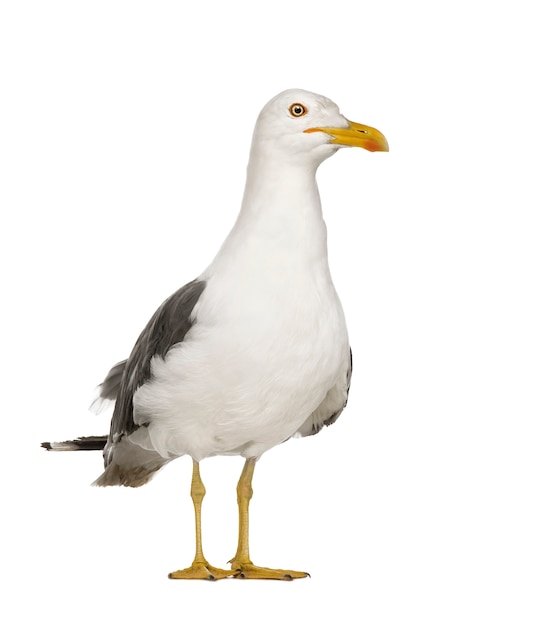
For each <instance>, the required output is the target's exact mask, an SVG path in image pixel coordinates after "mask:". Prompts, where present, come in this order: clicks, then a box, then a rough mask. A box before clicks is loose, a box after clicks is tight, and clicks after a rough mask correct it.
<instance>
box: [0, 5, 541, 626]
mask: <svg viewBox="0 0 541 626" xmlns="http://www.w3.org/2000/svg"><path fill="white" fill-rule="evenodd" d="M248 6H249V8H247V7H248ZM533 8H534V3H531V2H525V1H524V2H523V1H520V0H519V1H514V2H481V1H475V0H468V1H467V2H464V1H461V0H458V1H455V2H449V3H434V2H422V1H415V0H412V1H410V2H398V1H397V0H394V1H389V2H386V1H379V2H370V3H364V2H342V1H340V0H334V1H332V2H326V3H323V2H320V3H317V2H305V1H304V0H296V1H292V0H290V1H288V2H283V1H282V0H274V1H273V2H268V3H251V4H250V5H248V3H242V2H235V1H233V2H220V3H219V2H215V1H210V2H205V3H181V2H160V1H154V2H136V1H134V0H130V1H129V2H120V1H115V0H107V1H106V2H102V1H94V2H75V1H69V2H59V1H49V2H25V1H22V0H20V1H17V2H9V1H6V2H3V3H2V8H1V9H0V63H1V76H0V81H1V88H2V92H3V93H2V97H1V100H0V107H1V108H2V112H1V117H0V124H1V138H0V140H1V145H0V150H1V158H2V163H1V177H2V183H1V187H2V188H1V194H2V198H1V203H2V204H1V209H2V227H1V238H2V246H1V248H2V249H1V254H2V260H1V263H2V266H1V267H2V293H3V296H2V307H1V312H2V325H1V333H2V363H1V367H2V373H1V380H2V409H1V412H2V433H3V434H2V457H1V462H2V468H3V469H2V479H3V480H2V490H1V497H0V500H1V502H2V507H1V508H2V513H1V519H2V526H3V530H2V534H1V536H2V541H3V542H5V546H4V547H3V548H2V561H1V568H0V570H1V572H2V576H3V577H4V578H5V580H4V582H3V583H2V591H3V596H4V598H5V599H4V601H3V604H2V609H1V610H2V611H5V612H6V613H7V614H8V615H9V617H8V618H7V619H6V620H4V619H3V620H2V621H4V622H5V623H9V624H31V623H33V624H36V623H49V622H52V621H53V620H54V621H55V623H59V624H73V623H77V624H117V623H118V624H135V625H137V624H162V623H172V624H174V623H179V624H181V623H202V624H210V623H214V624H218V623H219V624H238V623H246V622H250V623H253V624H262V625H266V624H276V623H281V624H293V623H312V622H316V623H321V622H326V623H333V624H341V623H344V624H367V625H370V626H372V625H373V626H379V625H393V626H396V625H398V624H415V625H416V626H420V625H434V624H436V625H438V626H440V625H447V624H450V625H451V624H452V625H456V624H467V625H470V624H471V625H476V626H477V625H479V624H490V625H494V624H498V625H499V624H520V625H521V626H527V625H534V624H535V625H539V623H540V622H541V606H540V604H541V600H540V584H541V571H540V563H541V540H540V528H541V506H540V478H541V471H540V470H541V468H540V460H539V459H540V439H541V425H540V419H541V411H540V404H541V401H540V394H539V382H540V373H541V331H540V328H541V297H540V284H539V283H540V281H539V275H540V269H541V258H540V257H541V254H540V235H541V233H540V222H541V220H540V216H539V215H540V209H541V202H540V195H541V194H540V191H539V187H540V182H539V180H540V179H539V162H540V160H539V145H540V139H541V132H540V131H541V125H540V118H541V113H540V112H541V102H540V98H539V59H540V58H541V51H540V45H539V31H538V18H537V12H535V13H534V11H533ZM290 87H302V88H305V89H309V90H312V91H316V92H319V93H323V94H325V95H327V96H328V97H330V98H332V99H333V100H335V101H336V102H337V103H338V104H339V105H340V107H341V109H342V112H343V113H344V114H345V115H346V116H347V117H349V118H350V119H353V120H355V121H358V122H363V123H366V124H369V125H372V126H376V127H377V128H379V129H380V130H381V131H382V132H383V133H384V134H385V135H386V136H387V138H388V140H389V144H390V147H391V151H390V152H389V153H388V154H383V153H378V154H370V153H368V152H364V151H362V150H342V151H341V152H340V153H339V154H338V155H337V156H335V157H333V158H332V159H331V160H330V161H328V162H326V163H324V164H323V165H322V167H321V169H320V172H319V175H318V179H319V183H320V190H321V195H322V201H323V205H324V212H325V216H326V221H327V225H328V229H329V252H330V261H331V269H332V271H333V275H334V278H335V283H336V286H337V289H338V291H339V293H340V294H341V297H342V301H343V304H344V308H345V311H346V315H347V318H348V322H349V329H350V335H351V342H352V345H353V350H354V356H355V368H354V379H353V386H352V390H351V396H350V403H349V406H348V408H347V411H346V412H345V413H344V414H343V416H342V417H341V418H340V420H339V421H338V423H337V424H336V425H335V426H333V427H332V428H329V429H325V431H324V432H322V433H321V434H320V435H318V436H317V437H313V438H309V439H304V440H295V441H291V442H289V443H288V444H287V445H283V446H280V447H279V448H277V449H274V450H272V451H270V452H269V453H268V454H266V455H265V456H264V457H263V459H262V460H261V461H260V463H259V465H258V468H257V469H256V474H255V479H254V490H255V495H254V499H253V501H252V504H253V505H252V520H251V521H252V537H251V538H252V545H251V547H252V556H253V559H254V561H255V562H257V563H258V564H261V565H268V566H274V567H290V568H298V569H306V570H308V571H309V572H310V573H311V574H312V578H311V579H307V580H302V581H297V582H294V583H280V582H260V581H244V582H242V581H235V580H229V581H221V582H217V583H214V584H211V583H206V582H199V581H193V582H192V581H190V582H181V581H169V580H168V579H167V577H166V574H167V573H168V572H169V571H171V570H174V569H177V568H180V567H185V566H187V565H188V564H189V563H190V562H191V559H192V556H193V530H192V527H193V518H192V505H191V501H190V498H189V482H190V472H191V464H190V461H189V459H181V460H179V461H176V462H175V463H173V464H172V465H171V466H169V467H168V468H167V469H166V470H164V471H163V472H162V473H161V474H160V475H159V476H158V477H157V478H156V479H155V480H154V481H153V482H152V483H151V484H149V485H148V486H146V487H144V488H142V489H138V490H129V489H112V488H111V489H91V488H90V487H89V486H88V485H89V484H90V482H91V481H92V480H94V479H95V478H96V477H97V476H98V474H99V473H100V471H101V457H100V454H99V453H88V454H83V453H81V454H57V455H53V454H46V453H45V452H44V451H43V450H41V449H40V448H39V443H40V441H43V440H48V439H62V438H69V437H73V436H78V435H84V434H103V433H105V432H107V429H108V424H107V421H108V415H101V416H99V417H96V416H93V415H91V414H90V413H88V412H87V410H86V407H87V406H88V404H89V402H90V400H91V398H92V393H93V389H94V386H95V385H96V384H97V383H98V382H100V381H101V379H102V378H103V376H104V375H105V373H106V372H107V370H108V368H109V367H110V366H111V365H112V364H114V363H116V362H117V361H118V360H120V359H122V358H125V357H126V356H127V354H128V353H129V350H130V349H131V347H132V345H133V342H134V341H135V338H136V337H137V335H138V333H139V331H140V330H141V329H142V327H143V325H144V324H145V323H146V321H147V319H148V318H149V316H150V315H151V314H152V313H153V311H154V309H155V308H156V307H157V306H158V305H159V304H160V303H161V302H162V300H163V299H164V298H165V297H166V296H168V295H169V294H170V293H171V292H172V291H173V290H175V289H176V288H178V287H179V286H181V285H182V284H184V283H185V282H187V281H189V280H191V279H192V278H194V277H195V276H197V275H198V274H199V273H200V272H201V271H202V270H203V269H204V268H205V267H206V265H207V264H208V263H209V262H210V260H211V259H212V257H213V255H214V254H215V252H216V250H217V248H218V246H219V244H220V243H221V241H222V240H223V238H224V237H225V235H226V234H227V232H228V230H229V228H230V227H231V225H232V223H233V221H234V219H235V217H236V213H237V210H238V207H239V204H240V200H241V196H242V190H243V185H244V172H245V166H246V162H247V156H248V150H249V144H250V139H251V132H252V128H253V123H254V121H255V118H256V116H257V114H258V112H259V110H260V109H261V107H262V106H263V105H264V104H265V103H266V102H267V100H269V99H270V98H271V97H272V96H273V95H275V93H277V92H279V91H282V90H283V89H286V88H290ZM241 465H242V461H241V459H238V458H225V459H220V458H217V459H210V460H208V461H205V462H204V463H203V464H202V473H203V477H204V480H205V482H206V486H207V493H208V495H207V498H206V500H205V503H204V534H205V536H204V539H205V550H206V553H207V556H208V558H209V560H211V561H212V562H213V563H214V564H215V565H219V566H225V563H226V561H227V560H228V559H229V558H231V557H232V556H233V553H234V550H235V545H236V502H235V485H236V481H237V478H238V474H239V472H240V469H241ZM6 597H7V600H6Z"/></svg>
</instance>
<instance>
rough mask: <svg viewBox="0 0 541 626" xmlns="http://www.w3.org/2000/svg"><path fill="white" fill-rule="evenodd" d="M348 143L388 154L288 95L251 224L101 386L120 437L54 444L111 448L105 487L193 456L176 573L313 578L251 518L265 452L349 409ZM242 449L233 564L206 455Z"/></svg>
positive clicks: (249, 213) (361, 132)
mask: <svg viewBox="0 0 541 626" xmlns="http://www.w3.org/2000/svg"><path fill="white" fill-rule="evenodd" d="M344 146H357V147H361V148H365V149H366V150H369V151H371V152H375V151H385V152H386V151H388V149H389V148H388V144H387V141H386V139H385V137H384V136H383V135H382V133H380V132H379V131H378V130H376V129H375V128H371V127H370V126H365V125H363V124H358V123H355V122H351V121H349V120H348V119H346V118H345V117H344V116H343V115H342V114H341V113H340V111H339V108H338V106H337V105H336V104H335V103H334V102H332V101H331V100H329V99H328V98H326V97H324V96H321V95H318V94H315V93H311V92H309V91H304V90H300V89H290V90H287V91H284V92H282V93H280V94H278V95H277V96H275V97H274V98H272V100H270V101H269V102H268V103H267V104H266V105H265V107H264V108H263V110H262V111H261V113H260V115H259V117H258V119H257V122H256V125H255V129H254V133H253V140H252V146H251V152H250V159H249V163H248V168H247V177H246V187H245V191H244V196H243V200H242V205H241V209H240V213H239V215H238V218H237V220H236V222H235V224H234V225H233V228H232V230H231V232H230V233H229V235H228V236H227V238H226V239H225V241H224V243H223V244H222V246H221V248H220V250H219V251H218V253H217V255H216V257H215V258H214V260H213V261H212V262H211V264H210V265H209V266H208V267H207V269H206V270H205V271H204V272H203V273H202V274H200V275H199V276H198V277H197V278H196V279H195V280H192V281H191V282H189V283H188V284H186V285H184V286H183V287H181V288H180V289H179V290H178V291H176V292H175V293H174V294H173V295H171V296H170V297H169V298H168V299H167V300H165V302H164V303H163V304H162V305H161V306H160V307H159V308H158V310H157V311H156V312H155V313H154V315H153V316H152V318H151V319H150V321H149V322H148V324H147V325H146V327H145V328H144V330H143V331H142V333H141V334H140V336H139V338H138V339H137V342H136V343H135V346H134V348H133V350H132V352H131V354H130V356H129V358H128V359H126V360H125V361H122V362H120V363H118V364H117V365H115V366H114V367H113V368H112V369H111V370H110V372H109V373H108V374H107V376H106V378H105V380H104V381H103V383H102V384H101V385H100V387H99V395H100V399H101V400H112V401H114V402H115V405H114V411H113V416H112V420H111V429H110V433H109V436H108V437H83V438H81V439H79V440H74V441H71V442H64V443H62V444H49V443H46V444H43V445H44V446H45V447H46V448H48V449H101V448H104V452H103V454H104V462H105V463H104V464H105V470H104V472H103V473H102V474H101V476H99V477H98V478H97V480H96V481H95V483H94V485H97V486H101V487H104V486H109V485H125V486H128V487H139V486H141V485H144V484H145V483H146V482H148V481H149V480H150V479H151V478H152V477H153V475H154V474H155V473H156V472H158V471H159V470H160V469H161V468H163V467H164V466H165V465H166V464H167V463H169V462H170V461H172V460H174V459H176V458H178V457H181V456H184V455H189V456H190V457H191V458H192V461H193V472H192V483H191V497H192V500H193V504H194V509H195V547H196V549H195V557H194V560H193V563H192V564H191V566H189V567H187V568H185V569H181V570H177V571H174V572H172V573H171V574H169V577H170V578H173V579H209V580H217V579H223V578H230V577H234V578H258V579H280V580H292V579H297V578H304V577H305V576H308V574H307V573H306V572H303V571H296V570H291V569H272V568H268V567H259V566H256V565H254V564H253V562H252V561H251V559H250V551H249V539H248V523H249V503H250V499H251V498H252V494H253V490H252V477H253V474H254V469H255V466H256V463H257V461H258V459H260V458H261V456H262V455H263V453H265V452H266V451H267V450H270V449H271V448H272V447H274V446H276V445H278V444H281V443H283V442H285V441H287V440H288V439H289V438H291V437H294V436H301V437H304V436H308V435H314V434H316V433H318V432H319V431H320V430H321V429H322V428H323V426H328V425H330V424H333V423H334V422H335V421H336V420H337V418H338V417H339V415H340V414H341V412H342V410H343V409H344V407H345V406H346V403H347V399H348V393H349V387H350V381H351V370H352V354H351V348H350V345H349V339H348V332H347V327H346V321H345V318H344V313H343V310H342V306H341V304H340V300H339V298H338V295H337V293H336V290H335V288H334V285H333V282H332V279H331V274H330V271H329V264H328V255H327V232H326V226H325V222H324V219H323V216H322V209H321V203H320V198H319V192H318V188H317V183H316V171H317V168H318V167H319V165H320V164H321V163H322V162H323V161H324V160H325V159H327V158H328V157H330V156H331V155H333V154H334V153H335V152H337V150H339V149H340V148H342V147H344ZM216 455H225V456H227V455H240V456H242V457H243V458H244V459H245V464H244V467H243V470H242V473H241V476H240V479H239V482H238V485H237V502H238V511H239V538H238V546H237V551H236V553H235V556H234V557H233V559H232V560H231V561H230V564H231V568H230V569H221V568H217V567H214V566H212V565H211V564H210V563H209V562H208V561H207V559H206V558H205V556H204V553H203V546H202V533H201V508H202V502H203V498H204V496H205V487H204V484H203V481H202V479H201V474H200V468H199V464H200V462H201V461H202V460H203V459H205V458H207V457H211V456H216Z"/></svg>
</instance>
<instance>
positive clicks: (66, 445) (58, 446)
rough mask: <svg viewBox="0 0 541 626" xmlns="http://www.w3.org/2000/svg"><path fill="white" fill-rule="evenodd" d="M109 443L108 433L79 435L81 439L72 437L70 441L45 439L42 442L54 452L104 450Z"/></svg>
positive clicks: (47, 448)
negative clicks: (87, 435)
mask: <svg viewBox="0 0 541 626" xmlns="http://www.w3.org/2000/svg"><path fill="white" fill-rule="evenodd" d="M106 443H107V435H101V436H99V437H96V436H91V437H79V439H71V440H69V441H52V442H51V441H44V442H43V443H42V444H41V447H42V448H45V450H49V451H53V452H67V451H74V450H103V448H105V444H106Z"/></svg>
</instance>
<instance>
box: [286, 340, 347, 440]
mask: <svg viewBox="0 0 541 626" xmlns="http://www.w3.org/2000/svg"><path fill="white" fill-rule="evenodd" d="M352 371H353V352H352V351H351V348H350V350H349V359H348V362H347V363H346V364H345V367H344V374H345V376H344V379H343V380H342V381H339V382H338V383H337V384H336V385H335V386H334V387H333V388H332V389H329V391H328V393H327V395H326V396H325V398H324V400H323V402H322V403H321V404H320V405H319V406H318V408H317V409H316V410H315V411H314V412H313V413H312V415H310V417H309V418H308V419H307V420H306V421H305V422H304V424H303V425H302V426H301V427H300V428H299V430H298V431H297V434H298V435H300V436H301V437H308V436H309V435H316V434H317V433H318V432H319V431H320V430H321V429H322V428H323V426H330V425H331V424H334V422H336V420H337V419H338V418H339V417H340V414H341V413H342V411H343V410H344V409H345V408H346V404H347V403H348V396H349V387H350V385H351V372H352Z"/></svg>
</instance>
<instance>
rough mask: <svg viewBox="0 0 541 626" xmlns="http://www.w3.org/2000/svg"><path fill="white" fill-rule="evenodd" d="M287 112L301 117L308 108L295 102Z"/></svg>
mask: <svg viewBox="0 0 541 626" xmlns="http://www.w3.org/2000/svg"><path fill="white" fill-rule="evenodd" d="M289 112H290V113H291V115H293V117H302V116H303V115H306V114H307V113H308V109H307V108H306V107H305V106H304V104H301V103H300V102H295V103H294V104H292V105H291V106H290V107H289Z"/></svg>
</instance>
